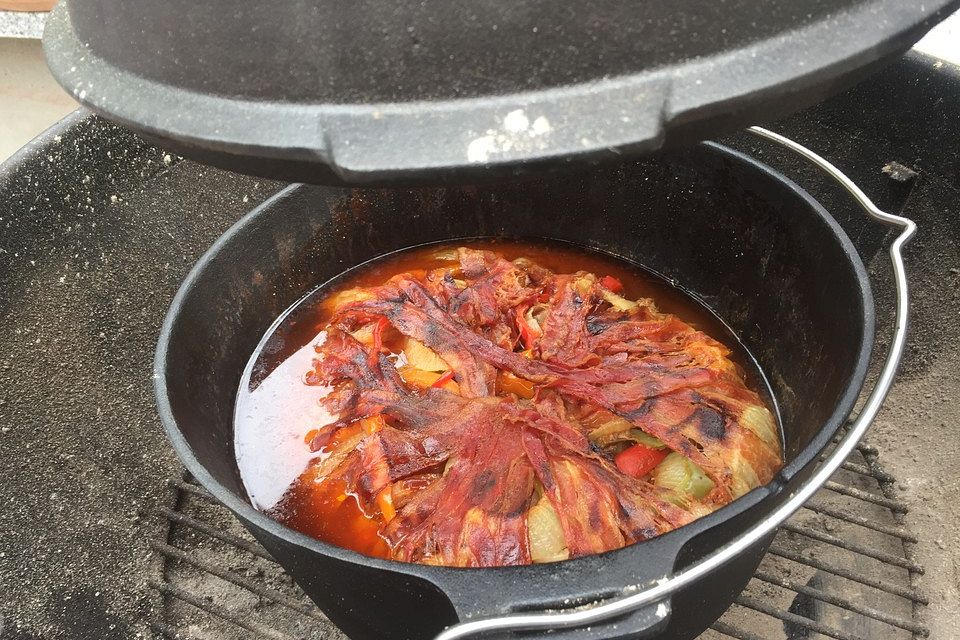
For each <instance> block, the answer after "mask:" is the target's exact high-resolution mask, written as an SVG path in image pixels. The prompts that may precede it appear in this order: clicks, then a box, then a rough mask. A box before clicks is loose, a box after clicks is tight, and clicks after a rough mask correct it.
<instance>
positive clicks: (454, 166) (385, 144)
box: [44, 0, 960, 184]
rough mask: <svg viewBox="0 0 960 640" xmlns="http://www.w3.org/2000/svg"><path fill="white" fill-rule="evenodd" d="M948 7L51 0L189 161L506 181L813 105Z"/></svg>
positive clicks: (107, 105)
mask: <svg viewBox="0 0 960 640" xmlns="http://www.w3.org/2000/svg"><path fill="white" fill-rule="evenodd" d="M958 5H960V0H931V1H928V2H926V3H924V4H923V5H920V4H919V3H913V2H903V0H860V1H856V0H769V1H767V2H764V3H756V2H754V1H751V0H727V1H726V2H716V1H710V2H704V1H702V0H673V1H672V2H669V3H667V2H658V3H650V2H647V3H637V2H634V1H628V0H592V1H590V0H587V1H584V2H579V3H573V4H566V3H557V2H555V1H548V0H515V1H514V2H509V3H506V2H502V0H444V1H443V2H429V1H427V0H425V1H423V2H419V3H399V2H389V1H385V0H379V1H374V0H354V1H353V2H349V3H342V2H335V1H333V0H313V1H311V2H307V1H293V2H287V3H280V4H277V3H265V2H264V3H260V2H257V3H254V2H245V3H236V2H233V1H232V0H208V1H207V2H203V3H196V2H193V1H192V0H168V1H166V2H159V3H158V2H155V1H154V0H100V1H99V2H80V1H79V0H64V1H63V2H61V3H60V5H59V6H58V7H57V8H56V9H55V10H54V12H53V13H52V14H51V16H50V18H49V20H48V22H47V26H46V32H45V34H44V47H45V50H46V53H47V59H48V62H49V64H50V67H51V69H52V70H53V72H54V75H55V76H56V77H57V79H58V80H59V81H60V83H61V84H62V85H63V86H64V87H65V88H66V89H67V90H68V91H70V92H72V93H73V95H74V96H75V97H76V98H77V99H78V100H79V101H80V102H81V103H83V104H84V105H86V106H88V107H90V108H92V109H93V110H94V111H97V112H98V113H100V114H102V115H104V116H106V117H107V118H110V119H112V120H114V121H117V122H120V123H122V124H125V125H127V126H129V127H131V128H132V129H134V130H136V131H138V132H139V133H141V134H143V135H145V136H147V137H149V138H152V139H154V140H157V141H159V142H161V143H162V144H164V145H165V146H167V147H169V148H171V149H173V150H176V151H178V152H181V153H183V154H184V155H187V156H190V157H193V158H196V159H198V160H201V161H204V162H208V163H210V164H215V165H220V166H224V167H227V168H231V169H234V170H238V171H243V172H246V173H254V174H259V175H265V176H271V177H280V178H285V179H293V180H301V181H308V182H342V183H357V184H360V183H366V184H370V183H393V182H398V181H431V182H432V181H437V180H444V179H476V178H478V177H499V176H503V175H510V174H516V173H522V172H524V171H534V170H544V169H549V168H555V167H557V166H562V165H563V164H564V163H566V162H571V161H580V160H591V161H601V160H604V159H607V158H614V157H622V155H624V154H638V153H644V152H649V151H652V150H655V149H658V148H660V147H663V146H667V145H678V144H685V143H688V142H690V141H692V140H695V139H700V138H704V137H709V136H714V135H717V134H719V133H723V132H725V131H729V130H731V129H734V128H739V127H742V126H744V125H746V124H752V123H753V122H754V121H755V120H769V119H770V118H772V117H776V116H779V115H782V114H784V113H786V112H788V111H792V110H796V109H799V108H801V107H803V106H805V105H807V104H809V103H812V102H815V101H817V100H819V99H821V98H823V97H824V96H826V95H828V94H829V93H832V92H834V91H836V90H838V89H839V88H841V87H843V86H845V85H846V84H849V83H850V82H853V81H855V80H857V79H859V78H861V77H863V75H865V74H866V73H868V72H869V71H871V70H873V69H874V68H875V67H876V66H877V64H879V63H880V62H882V61H883V60H884V59H886V58H888V57H889V56H891V55H895V54H898V53H899V52H901V51H903V50H904V49H905V48H907V47H909V46H910V45H911V44H912V43H913V42H914V41H916V40H917V39H918V38H919V37H920V36H921V35H922V34H923V33H924V32H925V31H926V30H927V29H929V28H930V27H931V26H932V25H933V24H935V23H936V22H937V21H938V20H939V19H942V18H943V17H945V16H946V15H948V13H949V11H950V9H951V8H953V7H956V6H958Z"/></svg>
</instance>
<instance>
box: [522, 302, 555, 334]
mask: <svg viewBox="0 0 960 640" xmlns="http://www.w3.org/2000/svg"><path fill="white" fill-rule="evenodd" d="M549 312H550V310H549V308H548V307H547V305H545V304H535V305H533V306H532V307H530V308H529V309H527V313H526V314H525V317H526V320H527V324H529V325H530V327H531V328H532V329H534V330H535V331H539V332H540V333H543V323H544V322H545V321H546V320H547V315H548V314H549Z"/></svg>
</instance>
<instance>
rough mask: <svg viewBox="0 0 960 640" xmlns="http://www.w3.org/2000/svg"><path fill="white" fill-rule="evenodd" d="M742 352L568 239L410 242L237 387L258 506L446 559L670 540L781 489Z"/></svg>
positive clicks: (492, 558)
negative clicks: (764, 491) (770, 486)
mask: <svg viewBox="0 0 960 640" xmlns="http://www.w3.org/2000/svg"><path fill="white" fill-rule="evenodd" d="M775 415H776V408H775V405H774V403H773V400H772V396H771V395H770V394H769V388H768V387H767V385H766V383H765V380H764V378H763V375H762V373H761V372H760V370H759V368H758V367H757V366H756V364H755V362H754V361H753V359H752V358H751V357H750V355H749V353H747V351H746V350H745V349H744V348H743V347H742V345H741V344H740V343H739V341H738V340H737V339H736V337H735V336H734V334H733V333H732V332H731V331H730V330H729V328H728V327H726V325H724V324H723V322H722V321H720V319H719V318H717V317H716V316H715V315H714V314H713V313H712V312H711V311H710V310H709V309H707V308H706V307H705V306H704V305H703V304H701V303H700V302H698V301H697V300H696V299H694V298H693V297H692V296H690V295H688V294H686V293H684V292H683V291H682V290H681V289H679V288H677V287H674V286H672V285H671V284H670V283H668V282H666V281H665V280H664V279H663V278H661V277H659V276H657V275H655V274H653V273H651V272H649V271H647V270H645V269H643V268H641V267H638V266H637V265H635V264H633V263H631V262H628V261H625V260H622V259H619V258H615V257H613V256H610V255H607V254H602V253H598V252H594V251H590V250H587V249H584V248H580V247H577V246H574V245H569V244H565V243H554V242H544V241H533V242H531V241H522V242H521V241H508V240H491V239H485V240H472V241H466V242H459V243H443V244H433V245H426V246H422V247H417V248H413V249H408V250H403V251H399V252H396V253H393V254H389V255H387V256H384V257H381V258H378V259H376V260H373V261H371V262H368V263H366V264H364V265H361V266H359V267H356V268H354V269H351V270H349V271H347V272H345V273H344V274H342V275H341V276H338V277H337V278H335V279H334V280H331V281H330V282H328V283H326V284H324V285H322V286H321V287H319V288H318V289H316V290H315V291H314V292H312V293H311V294H309V295H308V296H306V297H305V298H304V299H303V300H301V301H300V302H299V303H297V304H296V305H294V306H293V307H292V308H291V309H290V310H288V311H287V312H286V313H285V314H284V315H283V316H282V317H281V318H280V319H278V320H277V322H275V323H274V325H273V326H272V327H271V328H270V330H269V331H268V333H267V335H266V336H265V337H264V339H263V340H262V341H261V343H260V345H259V347H258V349H257V351H256V352H255V353H254V354H253V356H252V357H251V359H250V362H249V364H248V366H247V368H246V371H245V373H244V377H243V380H242V381H241V385H240V389H239V393H238V398H237V405H236V410H235V449H236V455H237V464H238V467H239V470H240V475H241V478H242V479H243V482H244V485H245V487H246V490H247V493H248V495H249V498H250V500H251V502H252V504H253V505H254V506H255V507H256V508H258V509H260V510H262V511H265V512H266V513H268V514H269V515H270V516H272V517H273V518H275V519H277V520H278V521H280V522H282V523H283V524H285V525H287V526H289V527H291V528H293V529H296V530H298V531H301V532H303V533H305V534H307V535H310V536H313V537H315V538H317V539H320V540H323V541H325V542H328V543H331V544H335V545H339V546H342V547H346V548H349V549H353V550H355V551H359V552H361V553H364V554H367V555H371V556H377V557H383V558H391V559H395V560H401V561H410V562H422V563H429V564H442V565H450V566H500V565H510V564H527V563H531V562H550V561H557V560H563V559H566V558H569V557H573V556H580V555H586V554H590V553H599V552H603V551H607V550H610V549H615V548H619V547H622V546H625V545H627V544H632V543H634V542H638V541H640V540H644V539H647V538H650V537H652V536H655V535H659V534H661V533H664V532H666V531H669V530H671V529H673V528H676V527H678V526H682V525H684V524H687V523H688V522H691V521H692V520H694V519H696V518H698V517H701V516H703V515H705V514H707V513H710V512H711V511H713V510H715V509H717V508H719V507H721V506H723V505H725V504H727V503H729V502H730V501H731V500H733V499H735V498H737V497H739V496H740V495H743V494H744V493H746V492H747V491H749V490H750V489H752V488H754V487H757V486H760V485H762V484H765V483H767V482H769V481H770V480H771V479H772V477H773V475H774V474H775V473H776V471H777V470H779V468H780V466H781V464H782V453H781V449H782V438H781V437H780V432H779V427H778V425H777V420H776V417H775Z"/></svg>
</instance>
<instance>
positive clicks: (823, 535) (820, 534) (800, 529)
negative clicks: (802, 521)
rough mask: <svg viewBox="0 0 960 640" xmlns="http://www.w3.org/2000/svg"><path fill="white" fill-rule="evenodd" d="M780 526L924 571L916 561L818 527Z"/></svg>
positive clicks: (869, 556) (853, 550) (901, 565)
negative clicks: (833, 534)
mask: <svg viewBox="0 0 960 640" xmlns="http://www.w3.org/2000/svg"><path fill="white" fill-rule="evenodd" d="M780 528H781V529H783V530H784V531H790V532H792V533H796V534H799V535H802V536H806V537H808V538H813V539H814V540H819V541H820V542H825V543H827V544H831V545H833V546H835V547H840V548H841V549H846V550H847V551H852V552H853V553H859V554H860V555H862V556H866V557H868V558H873V559H874V560H879V561H880V562H885V563H887V564H892V565H895V566H897V567H903V568H904V569H908V570H910V571H916V572H917V573H923V567H921V566H920V565H918V564H917V563H916V562H912V561H910V560H907V559H906V558H901V557H899V556H895V555H893V554H891V553H887V552H885V551H877V550H876V549H871V548H870V547H866V546H864V545H862V544H859V543H856V542H849V541H847V540H841V539H840V538H838V537H836V536H832V535H830V534H829V533H824V532H822V531H817V530H816V529H811V528H809V527H804V526H801V525H797V524H793V523H792V522H785V523H784V524H783V525H782V526H781V527H780Z"/></svg>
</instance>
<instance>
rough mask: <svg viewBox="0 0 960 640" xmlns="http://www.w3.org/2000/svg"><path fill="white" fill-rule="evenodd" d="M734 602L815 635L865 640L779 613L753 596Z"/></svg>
mask: <svg viewBox="0 0 960 640" xmlns="http://www.w3.org/2000/svg"><path fill="white" fill-rule="evenodd" d="M735 602H736V603H737V604H738V605H740V606H741V607H746V608H747V609H753V610H754V611H759V612H760V613H763V614H766V615H768V616H770V617H771V618H777V619H778V620H783V621H784V622H791V623H793V624H795V625H798V626H801V627H806V628H807V629H812V630H813V631H816V632H817V633H822V634H823V635H825V636H829V637H831V638H835V639H836V640H867V638H862V637H860V636H855V635H852V634H849V633H847V632H846V631H841V630H840V629H834V628H833V627H831V626H828V625H825V624H823V623H822V622H818V621H817V620H813V619H811V618H805V617H804V616H798V615H797V614H795V613H790V612H789V611H781V610H780V609H777V608H776V607H774V606H771V605H769V604H767V603H766V602H763V601H761V600H758V599H757V598H754V597H753V596H748V595H740V596H739V597H738V598H737V599H736V600H735Z"/></svg>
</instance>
